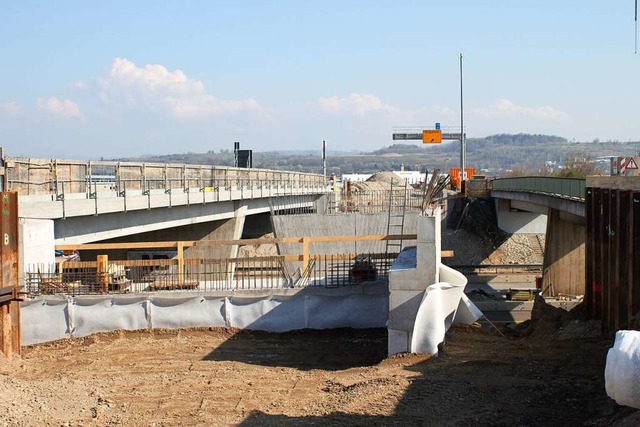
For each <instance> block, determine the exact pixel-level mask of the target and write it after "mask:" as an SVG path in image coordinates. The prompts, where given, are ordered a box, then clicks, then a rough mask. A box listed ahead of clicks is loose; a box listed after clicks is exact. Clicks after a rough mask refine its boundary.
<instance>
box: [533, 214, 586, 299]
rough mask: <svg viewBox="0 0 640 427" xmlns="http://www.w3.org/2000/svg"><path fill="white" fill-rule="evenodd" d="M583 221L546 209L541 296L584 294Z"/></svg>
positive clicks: (570, 215)
mask: <svg viewBox="0 0 640 427" xmlns="http://www.w3.org/2000/svg"><path fill="white" fill-rule="evenodd" d="M584 284H585V226H584V218H581V217H578V216H576V215H572V214H567V213H565V212H561V211H558V210H557V209H551V208H550V209H549V216H548V220H547V238H546V242H545V253H544V269H543V279H542V289H544V290H546V292H545V293H544V296H555V295H558V294H565V295H584V294H585V287H584Z"/></svg>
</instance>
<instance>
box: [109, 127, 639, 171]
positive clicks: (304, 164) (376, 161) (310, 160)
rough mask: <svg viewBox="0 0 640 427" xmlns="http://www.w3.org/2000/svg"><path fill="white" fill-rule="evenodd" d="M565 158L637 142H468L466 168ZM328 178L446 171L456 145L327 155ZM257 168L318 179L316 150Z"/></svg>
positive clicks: (191, 157) (631, 147)
mask: <svg viewBox="0 0 640 427" xmlns="http://www.w3.org/2000/svg"><path fill="white" fill-rule="evenodd" d="M568 154H580V155H583V154H584V155H588V156H591V157H593V158H597V157H609V156H634V155H639V154H640V141H639V142H626V143H623V142H617V141H614V142H611V141H608V142H599V141H596V142H583V143H578V142H570V141H567V139H566V138H563V137H560V136H554V135H532V134H515V135H513V134H497V135H490V136H486V137H484V138H469V139H467V165H468V166H469V167H475V168H476V169H477V170H479V171H480V170H482V171H485V172H486V173H489V174H494V175H499V174H501V173H503V172H504V171H506V170H508V169H510V168H514V167H519V168H523V169H529V170H535V169H538V168H540V167H542V166H543V165H544V164H545V162H551V163H555V164H556V165H561V164H562V162H563V161H564V158H565V157H566V156H567V155H568ZM328 155H329V156H328V159H327V172H328V173H329V174H331V173H335V174H337V175H340V174H344V173H373V172H377V171H383V170H399V169H400V168H401V167H404V168H405V170H419V171H424V170H426V169H429V170H433V169H434V168H439V169H441V170H449V168H451V167H457V166H459V163H460V143H459V142H458V141H447V142H443V143H442V144H422V143H420V142H416V143H412V144H393V145H390V146H388V147H385V148H381V149H378V150H375V151H373V152H370V153H358V152H351V153H349V152H335V151H329V153H328ZM117 160H120V161H146V162H157V163H191V164H205V165H218V166H233V161H234V159H233V152H232V151H231V150H222V151H221V152H219V153H216V152H214V151H209V152H206V153H184V154H170V155H163V156H144V157H137V158H122V159H117ZM253 166H254V167H256V168H265V169H279V170H293V171H301V172H314V173H322V159H321V152H320V150H314V151H308V150H305V151H269V152H255V151H254V153H253Z"/></svg>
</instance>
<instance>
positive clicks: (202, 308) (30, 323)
mask: <svg viewBox="0 0 640 427" xmlns="http://www.w3.org/2000/svg"><path fill="white" fill-rule="evenodd" d="M22 311H23V316H22V343H23V345H31V344H37V343H42V342H48V341H54V340H58V339H63V338H77V337H83V336H88V335H91V334H94V333H96V332H108V331H114V330H139V329H153V328H195V327H236V328H242V329H254V330H263V331H268V332H286V331H291V330H297V329H305V328H310V329H328V328H342V327H350V328H382V327H384V326H385V323H386V321H387V313H388V291H387V289H386V285H383V284H377V285H368V286H354V287H348V288H336V289H325V288H313V289H289V290H279V291H269V292H251V291H240V292H234V293H231V292H227V293H214V294H200V295H197V296H194V295H193V294H186V293H177V294H173V295H171V296H168V295H167V294H159V293H148V294H138V295H120V296H109V295H104V296H75V297H72V296H68V297H65V296H42V297H38V298H36V299H32V300H30V301H27V302H24V303H23V304H22Z"/></svg>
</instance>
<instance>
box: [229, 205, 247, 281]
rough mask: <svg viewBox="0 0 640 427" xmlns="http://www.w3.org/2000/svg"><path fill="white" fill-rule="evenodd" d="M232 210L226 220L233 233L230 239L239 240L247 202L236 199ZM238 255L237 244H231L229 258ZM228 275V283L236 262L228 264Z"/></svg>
mask: <svg viewBox="0 0 640 427" xmlns="http://www.w3.org/2000/svg"><path fill="white" fill-rule="evenodd" d="M234 208H235V209H234V211H233V218H231V219H230V220H228V222H229V223H230V224H231V227H232V228H233V231H232V233H233V235H232V237H231V238H232V239H233V240H239V239H241V238H242V231H243V230H244V222H245V218H246V217H247V204H246V203H244V202H242V201H236V202H234ZM237 256H238V245H231V254H230V255H229V258H236V257H237ZM229 267H230V268H229V277H228V279H227V280H228V281H229V283H233V277H234V276H235V273H236V263H235V262H232V263H231V264H230V266H229Z"/></svg>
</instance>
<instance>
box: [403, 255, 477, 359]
mask: <svg viewBox="0 0 640 427" xmlns="http://www.w3.org/2000/svg"><path fill="white" fill-rule="evenodd" d="M440 279H441V280H444V281H442V282H439V283H435V284H433V285H431V286H429V287H428V288H427V289H426V291H425V293H424V296H423V298H422V302H421V303H420V307H419V308H418V313H417V315H416V320H415V322H414V326H413V333H412V335H411V352H412V353H426V354H438V344H440V343H441V342H443V341H444V335H445V333H446V332H447V330H448V329H449V327H450V326H451V324H452V323H453V322H458V323H465V324H471V323H473V322H475V321H476V320H478V319H479V318H480V317H482V312H481V311H480V310H479V309H478V307H476V306H475V305H474V304H473V303H472V302H471V301H470V300H469V299H468V298H467V297H466V295H465V294H464V287H465V286H466V284H467V278H466V277H465V276H464V275H463V274H462V273H460V272H458V271H456V270H454V269H452V268H450V267H447V266H446V265H441V266H440Z"/></svg>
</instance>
